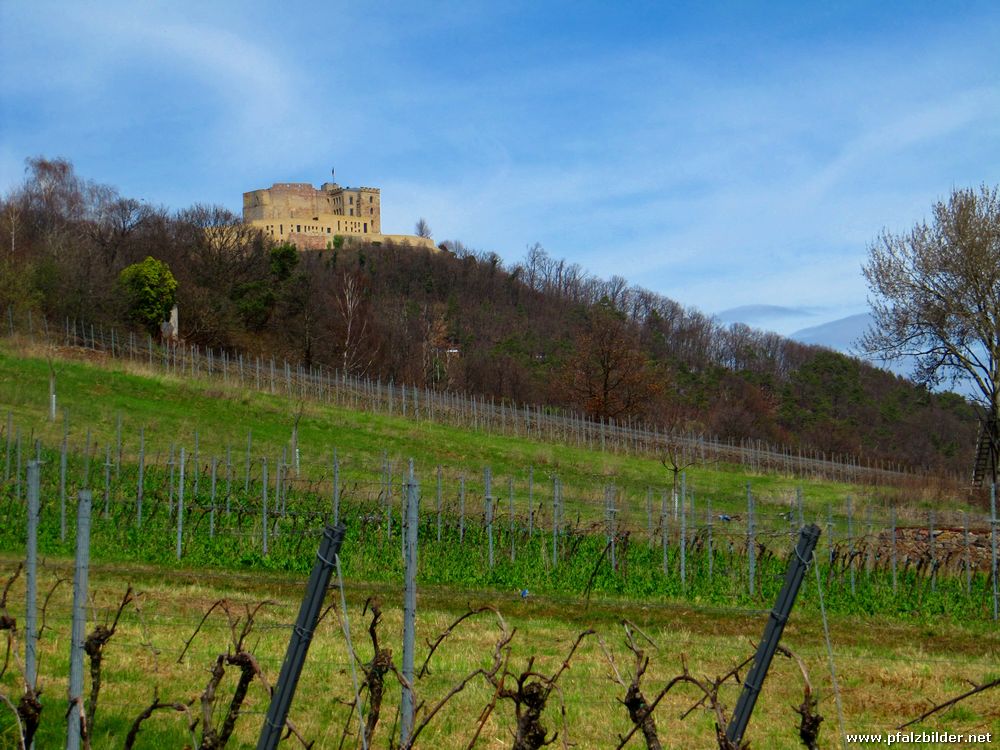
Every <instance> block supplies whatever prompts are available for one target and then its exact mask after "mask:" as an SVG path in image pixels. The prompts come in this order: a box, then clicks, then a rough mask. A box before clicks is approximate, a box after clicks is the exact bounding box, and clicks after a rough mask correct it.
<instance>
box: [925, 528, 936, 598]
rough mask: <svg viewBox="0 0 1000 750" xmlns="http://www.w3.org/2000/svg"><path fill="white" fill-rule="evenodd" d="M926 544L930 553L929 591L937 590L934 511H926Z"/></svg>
mask: <svg viewBox="0 0 1000 750" xmlns="http://www.w3.org/2000/svg"><path fill="white" fill-rule="evenodd" d="M927 544H928V545H929V546H930V553H931V591H936V590H937V545H936V544H935V543H934V511H932V510H930V511H927Z"/></svg>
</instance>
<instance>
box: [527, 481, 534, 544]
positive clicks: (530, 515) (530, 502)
mask: <svg viewBox="0 0 1000 750" xmlns="http://www.w3.org/2000/svg"><path fill="white" fill-rule="evenodd" d="M534 535H535V467H534V466H529V467H528V539H529V540H530V539H531V538H532V537H533V536H534Z"/></svg>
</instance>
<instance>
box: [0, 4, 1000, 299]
mask: <svg viewBox="0 0 1000 750" xmlns="http://www.w3.org/2000/svg"><path fill="white" fill-rule="evenodd" d="M15 5H16V6H17V7H14V6H15ZM786 11H788V9H784V10H782V11H781V12H779V11H778V10H768V11H766V12H765V11H764V10H763V9H756V10H754V11H753V12H751V11H749V10H748V11H747V12H743V11H741V10H740V9H738V8H733V7H728V6H711V5H708V4H702V5H699V6H698V7H697V8H695V9H684V10H683V11H682V10H679V9H677V10H675V9H672V8H661V7H657V6H651V7H641V8H640V7H630V8H626V9H623V10H622V12H620V13H616V14H608V13H606V11H605V9H604V8H603V7H601V6H600V4H596V5H590V4H587V3H574V4H573V5H572V6H570V5H568V4H567V5H565V6H559V5H549V4H527V3H514V4H508V5H503V6H502V7H499V6H497V5H496V4H488V3H476V2H470V3H461V4H451V3H440V4H432V5H426V4H421V5H420V6H412V7H409V8H403V7H402V6H399V7H391V6H364V7H361V6H357V5H356V4H352V3H347V2H342V3H334V4H329V3H319V2H316V3H311V4H307V5H306V6H304V7H301V8H298V9H297V11H296V13H294V14H291V13H285V12H283V11H279V10H277V9H275V8H274V7H272V6H270V5H268V4H266V3H263V2H261V3H255V2H249V3H235V2H231V3H213V4H209V5H206V6H194V5H185V4H183V3H182V4H180V5H179V6H177V5H174V4H167V3H149V4H134V3H125V2H109V3H104V4H102V5H100V6H98V7H96V8H93V7H86V8H85V7H82V6H79V5H78V4H72V3H57V2H39V3H33V4H31V5H28V4H14V3H6V4H4V5H3V10H2V11H0V13H3V14H4V15H3V16H2V18H0V20H2V21H3V24H2V25H3V27H4V29H5V30H4V31H0V34H2V35H3V36H2V38H0V41H2V44H0V63H2V65H3V66H4V68H5V69H6V70H8V71H9V72H10V75H6V76H4V80H0V98H2V100H3V101H4V104H5V109H6V110H7V112H6V113H5V114H6V116H5V118H4V119H5V124H4V128H5V133H4V139H3V140H4V147H3V150H0V189H3V188H4V187H7V186H9V185H10V184H13V183H14V182H16V181H17V180H19V179H20V176H21V167H20V159H21V158H23V156H26V155H29V154H33V153H46V154H50V155H54V154H63V155H66V156H69V157H70V158H73V159H74V160H75V161H76V162H77V165H78V168H79V169H80V171H81V172H83V173H84V174H86V175H87V176H90V177H94V178H96V179H100V180H103V181H108V182H112V183H115V184H118V185H119V186H121V187H122V188H123V189H124V190H126V191H127V192H134V191H141V192H142V195H141V197H146V198H149V199H151V200H154V201H156V202H165V203H169V204H171V205H174V206H182V205H185V204H188V203H191V202H193V201H196V200H199V201H213V202H223V203H226V204H227V205H229V206H230V207H232V208H233V209H238V208H239V206H240V194H241V193H242V191H243V190H247V189H251V188H254V187H261V186H264V185H266V184H269V183H270V182H272V181H281V180H303V181H306V180H309V181H313V182H319V181H321V180H323V179H325V178H326V176H327V174H328V170H329V168H330V167H332V166H336V167H337V173H338V178H340V180H341V181H342V182H348V183H353V184H359V183H362V184H375V185H379V186H380V187H382V189H383V206H384V217H383V225H384V227H385V228H386V230H387V231H395V232H407V231H411V230H412V226H413V222H414V221H415V220H416V219H417V218H418V217H420V216H423V217H426V218H427V220H428V221H429V222H430V224H431V226H432V227H434V229H435V230H436V231H435V235H436V237H437V238H438V239H445V238H458V239H461V240H463V241H464V242H466V244H468V245H471V246H473V247H479V248H484V249H491V250H495V251H497V252H499V253H500V254H501V255H503V256H504V257H505V258H507V259H509V260H515V259H517V258H519V257H520V256H521V255H522V254H523V252H524V248H525V247H526V246H527V245H530V244H532V243H534V242H535V241H540V242H542V244H543V245H545V246H546V247H547V248H548V249H549V251H550V252H552V253H553V254H555V255H560V256H568V257H569V258H570V259H571V260H573V261H577V262H580V263H581V264H583V265H584V266H586V267H588V268H589V269H590V270H592V271H594V272H596V273H599V274H603V275H609V274H611V273H620V274H623V275H625V276H627V277H628V278H630V279H631V280H633V281H636V282H638V283H641V284H643V285H645V286H648V287H651V288H654V289H656V290H657V291H660V292H663V293H666V294H669V295H671V296H674V297H676V298H677V299H679V300H680V301H682V302H684V303H687V304H696V305H698V306H700V307H702V308H703V309H706V310H707V311H709V312H712V311H718V310H723V309H726V308H731V307H733V306H737V305H752V304H761V303H767V304H778V305H783V306H787V307H793V308H799V307H803V306H808V307H812V306H816V305H820V306H823V307H824V308H825V309H828V310H829V311H830V313H831V316H835V315H837V314H843V315H847V314H850V313H854V312H858V311H859V310H860V309H863V307H864V301H865V290H864V286H863V283H862V280H861V278H860V275H859V273H858V269H859V266H860V263H861V262H862V260H863V258H864V255H865V247H866V244H867V243H868V242H869V241H870V240H871V239H872V238H873V237H874V236H875V234H876V233H877V232H878V231H879V229H880V228H882V227H883V226H887V227H889V228H890V229H892V230H899V229H902V228H905V227H907V226H909V225H911V224H912V223H913V222H914V221H916V220H918V219H920V218H922V217H923V216H925V215H926V213H927V212H928V210H929V208H930V206H931V204H932V202H933V201H934V200H935V199H937V198H939V197H942V196H944V195H945V194H946V193H947V192H948V191H949V190H950V189H951V187H952V186H955V185H963V184H969V183H978V182H982V181H985V182H1000V171H998V170H1000V167H998V165H1000V129H998V125H997V123H998V122H1000V84H998V80H1000V79H998V76H997V74H998V73H1000V62H998V58H997V56H996V49H995V39H996V38H997V34H998V32H1000V13H997V11H996V10H995V9H994V8H992V7H991V6H989V5H982V6H976V5H974V4H973V5H970V6H967V7H966V8H965V9H964V11H963V12H961V13H959V12H953V11H945V10H944V9H938V8H935V7H932V6H926V7H923V6H922V7H921V8H908V12H907V13H906V17H905V18H904V19H902V20H901V19H900V17H899V14H898V12H890V10H888V9H883V8H881V6H879V7H874V6H857V7H850V8H847V7H845V8H839V7H838V8H833V7H830V8H824V9H823V11H822V12H820V11H819V10H815V11H814V10H810V9H808V8H796V9H795V11H794V12H791V11H788V12H786ZM52 49H58V50H59V51H60V54H58V55H52V54H47V50H52Z"/></svg>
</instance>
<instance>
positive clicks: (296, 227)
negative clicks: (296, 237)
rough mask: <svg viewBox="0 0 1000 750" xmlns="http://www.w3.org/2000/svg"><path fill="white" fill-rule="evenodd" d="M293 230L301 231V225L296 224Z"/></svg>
mask: <svg viewBox="0 0 1000 750" xmlns="http://www.w3.org/2000/svg"><path fill="white" fill-rule="evenodd" d="M295 231H296V232H301V231H302V225H301V224H296V225H295Z"/></svg>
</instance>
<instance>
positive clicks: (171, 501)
mask: <svg viewBox="0 0 1000 750" xmlns="http://www.w3.org/2000/svg"><path fill="white" fill-rule="evenodd" d="M167 465H168V466H170V475H169V477H168V481H167V484H168V489H167V510H169V511H170V515H173V513H174V444H173V443H171V444H170V459H169V460H168V461H167Z"/></svg>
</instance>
